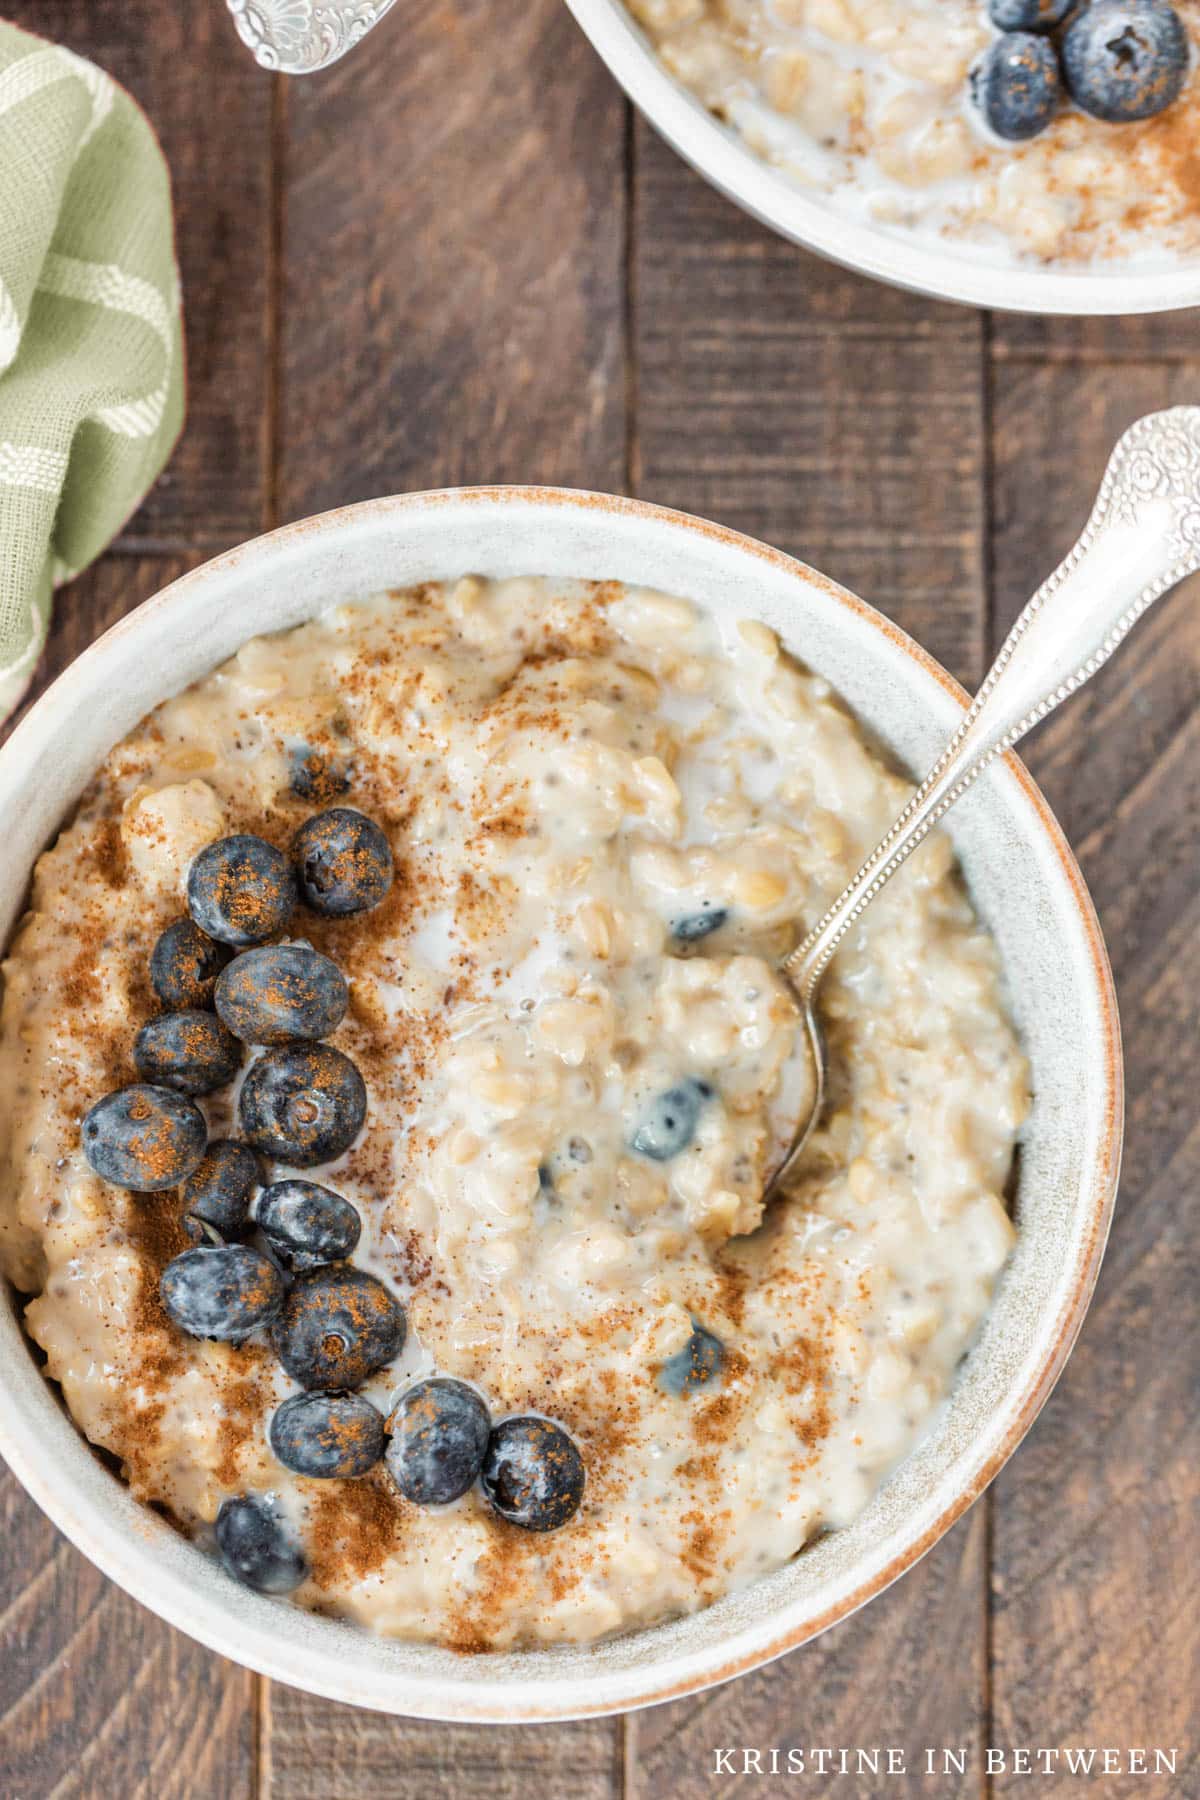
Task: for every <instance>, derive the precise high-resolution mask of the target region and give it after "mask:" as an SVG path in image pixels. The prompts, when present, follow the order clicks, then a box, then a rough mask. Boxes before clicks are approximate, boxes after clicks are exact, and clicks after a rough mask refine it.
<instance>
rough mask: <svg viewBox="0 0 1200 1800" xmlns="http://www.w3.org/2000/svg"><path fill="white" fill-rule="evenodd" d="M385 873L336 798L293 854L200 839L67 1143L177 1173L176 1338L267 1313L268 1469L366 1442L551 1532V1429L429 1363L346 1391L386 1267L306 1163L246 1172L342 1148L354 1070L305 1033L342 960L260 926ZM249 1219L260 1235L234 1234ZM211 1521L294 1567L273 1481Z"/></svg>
mask: <svg viewBox="0 0 1200 1800" xmlns="http://www.w3.org/2000/svg"><path fill="white" fill-rule="evenodd" d="M392 879H393V866H392V855H391V850H390V847H389V845H388V841H387V838H386V837H385V836H384V834H383V832H382V831H381V830H380V829H379V827H378V826H377V825H376V824H374V823H373V822H372V821H371V820H370V819H368V818H366V817H364V815H363V814H362V813H359V812H356V811H354V810H353V809H351V808H349V807H335V808H332V809H331V810H329V811H326V812H322V813H319V814H317V815H316V816H315V817H314V818H312V819H309V820H308V821H307V823H306V824H305V825H303V826H302V827H301V829H300V831H299V832H298V833H297V834H296V837H295V839H294V841H293V844H292V853H291V855H290V857H289V856H288V855H285V854H284V852H283V851H281V850H278V849H276V848H275V846H274V845H272V844H269V843H267V842H266V841H265V840H264V839H263V838H260V837H256V836H253V835H251V834H249V833H239V834H236V835H234V836H231V837H225V838H221V839H219V840H218V841H217V842H216V843H213V844H210V845H208V846H207V848H205V849H204V850H202V851H201V852H200V854H199V855H198V856H197V857H196V858H195V859H194V861H193V862H192V864H191V866H190V868H189V870H188V877H187V906H188V917H186V918H182V919H179V920H177V921H176V922H175V923H174V924H172V925H170V926H168V927H167V929H166V930H165V931H164V932H163V933H162V935H161V937H160V938H159V939H158V941H157V942H156V944H155V946H154V950H153V952H152V955H151V959H150V979H151V984H152V986H153V988H154V990H155V992H156V994H157V995H158V997H159V999H160V1000H161V1001H162V1002H163V1003H164V1005H165V1006H166V1007H167V1008H169V1009H170V1010H168V1011H166V1012H164V1013H163V1014H162V1015H160V1016H159V1017H158V1018H156V1019H152V1020H151V1021H150V1022H149V1023H148V1024H146V1025H145V1026H143V1027H142V1029H141V1030H140V1031H139V1033H138V1035H137V1038H136V1041H135V1044H134V1062H135V1064H136V1067H137V1071H138V1074H139V1075H140V1076H141V1078H142V1079H141V1081H140V1082H137V1083H135V1084H133V1085H131V1086H129V1087H124V1088H120V1089H118V1090H117V1091H116V1092H114V1093H111V1094H107V1095H106V1096H105V1097H104V1098H103V1099H102V1100H100V1101H98V1102H97V1104H96V1105H95V1106H93V1107H92V1109H91V1110H90V1112H89V1113H88V1114H87V1115H86V1117H85V1119H84V1121H83V1126H82V1143H83V1150H84V1154H85V1156H86V1157H87V1160H88V1162H89V1163H90V1164H91V1166H92V1168H93V1169H94V1170H95V1172H96V1173H97V1174H98V1175H99V1176H101V1177H102V1179H104V1180H105V1181H108V1182H111V1183H113V1184H114V1185H116V1186H119V1187H124V1188H130V1189H133V1190H134V1191H136V1192H142V1193H154V1192H159V1191H162V1190H165V1189H167V1188H174V1187H178V1188H179V1190H180V1195H181V1200H182V1206H183V1221H184V1226H185V1229H186V1231H187V1234H188V1236H189V1237H190V1238H191V1239H192V1240H193V1248H191V1249H189V1250H185V1251H184V1252H183V1253H182V1254H181V1255H179V1256H176V1257H175V1258H173V1259H172V1261H170V1262H169V1263H168V1264H167V1265H166V1267H165V1268H164V1270H163V1272H162V1277H161V1283H160V1293H161V1297H162V1302H163V1306H164V1308H165V1309H166V1312H167V1314H168V1316H169V1317H170V1318H171V1320H172V1321H173V1323H174V1324H175V1325H177V1326H178V1327H179V1329H180V1330H182V1331H185V1332H187V1333H188V1334H189V1335H190V1336H192V1337H197V1338H207V1339H213V1340H217V1341H220V1342H225V1343H241V1342H242V1341H243V1340H244V1339H246V1338H248V1337H249V1336H251V1334H252V1333H254V1332H258V1331H267V1332H269V1333H270V1337H271V1342H272V1344H273V1346H274V1349H275V1353H276V1355H277V1356H278V1357H279V1360H280V1362H281V1363H282V1365H283V1367H284V1369H285V1370H286V1371H287V1373H288V1374H289V1375H290V1376H291V1377H292V1378H293V1380H295V1381H296V1382H298V1383H299V1385H300V1388H301V1390H302V1391H301V1392H300V1393H297V1394H294V1395H292V1396H291V1398H289V1399H288V1400H285V1401H284V1402H283V1404H282V1405H281V1406H280V1407H279V1408H278V1409H277V1410H276V1412H275V1414H274V1416H273V1417H272V1419H271V1422H270V1426H269V1430H268V1437H269V1440H270V1444H271V1448H272V1450H273V1451H274V1453H275V1455H276V1456H277V1457H278V1458H279V1460H280V1462H281V1463H283V1464H284V1466H285V1467H286V1468H288V1469H291V1470H293V1471H294V1472H295V1473H296V1474H299V1475H305V1476H309V1477H316V1478H326V1479H328V1478H334V1477H342V1478H346V1477H352V1476H358V1475H363V1474H365V1473H366V1472H367V1471H368V1470H369V1469H371V1468H372V1467H374V1466H375V1464H376V1463H378V1462H380V1461H381V1460H384V1461H385V1462H386V1467H387V1469H388V1471H389V1473H390V1475H391V1477H392V1479H393V1481H394V1482H395V1484H396V1486H397V1488H398V1489H399V1491H400V1492H401V1493H402V1494H403V1495H404V1496H405V1497H406V1498H407V1499H410V1500H412V1501H414V1502H415V1503H416V1504H418V1505H441V1504H445V1503H446V1502H448V1501H451V1500H455V1499H457V1498H458V1497H459V1496H460V1495H462V1494H464V1493H466V1491H467V1489H468V1488H469V1487H470V1486H471V1485H472V1483H473V1482H474V1481H475V1480H476V1479H477V1478H479V1479H480V1480H481V1481H482V1484H483V1488H484V1491H485V1493H486V1494H487V1497H488V1499H489V1500H490V1502H491V1504H492V1506H493V1507H494V1508H495V1509H496V1511H497V1512H498V1513H499V1514H500V1515H501V1516H502V1517H504V1518H505V1519H507V1520H509V1521H510V1522H511V1523H513V1524H515V1525H520V1526H523V1527H525V1528H527V1529H529V1530H534V1531H548V1530H553V1529H555V1528H556V1527H558V1526H560V1525H562V1524H564V1523H565V1522H566V1520H567V1519H569V1518H570V1517H571V1515H572V1514H573V1513H574V1512H575V1510H576V1508H577V1507H578V1505H579V1502H580V1499H581V1497H582V1493H583V1485H584V1469H583V1463H582V1460H581V1458H580V1455H579V1452H578V1450H577V1449H576V1447H575V1445H574V1444H573V1442H572V1441H571V1439H570V1438H569V1437H568V1436H567V1434H566V1433H565V1432H564V1431H563V1430H562V1429H561V1428H560V1427H559V1426H557V1425H554V1424H552V1423H551V1422H550V1421H549V1420H547V1419H543V1418H541V1417H538V1416H532V1415H531V1416H527V1417H520V1418H509V1419H504V1420H502V1421H501V1422H500V1423H499V1424H497V1425H496V1426H494V1427H493V1425H492V1422H491V1418H490V1416H489V1414H488V1410H487V1407H486V1406H485V1405H484V1402H483V1401H482V1400H481V1399H480V1397H479V1395H478V1394H477V1393H476V1392H475V1390H474V1389H473V1388H470V1387H468V1386H467V1385H466V1384H465V1383H464V1382H461V1381H455V1380H451V1379H449V1378H443V1377H433V1378H431V1379H428V1380H425V1381H421V1382H418V1383H417V1384H415V1385H414V1386H413V1387H410V1388H409V1389H408V1390H407V1391H406V1392H405V1394H404V1395H403V1396H402V1398H401V1400H400V1403H399V1405H398V1406H397V1408H396V1410H395V1412H394V1414H393V1416H392V1418H391V1419H390V1420H389V1421H386V1422H385V1420H384V1417H383V1415H382V1413H380V1411H379V1410H378V1409H377V1408H376V1407H375V1406H373V1405H372V1404H371V1402H370V1401H369V1400H367V1399H366V1398H365V1397H364V1396H363V1395H362V1394H360V1393H358V1392H356V1391H355V1390H356V1389H358V1388H359V1387H361V1385H362V1384H363V1383H364V1382H365V1381H367V1380H368V1379H369V1378H370V1376H372V1375H373V1374H375V1373H376V1372H377V1371H378V1370H380V1369H382V1368H383V1367H384V1366H385V1365H386V1364H387V1363H389V1362H391V1361H392V1360H393V1359H394V1358H395V1357H396V1356H397V1355H398V1354H399V1353H400V1351H401V1350H402V1348H403V1346H404V1340H405V1335H406V1331H407V1321H406V1318H405V1314H404V1310H403V1308H402V1307H401V1306H400V1304H399V1303H398V1302H397V1300H396V1299H395V1297H394V1296H393V1295H392V1294H391V1293H390V1292H389V1290H388V1289H387V1288H386V1287H385V1286H384V1284H383V1283H382V1282H381V1281H379V1280H377V1279H376V1278H375V1276H373V1275H370V1274H368V1273H366V1272H365V1271H364V1270H362V1269H357V1268H355V1267H354V1266H353V1265H352V1264H351V1263H350V1261H349V1258H350V1257H351V1256H352V1255H353V1253H354V1250H355V1248H356V1246H357V1244H358V1241H359V1237H360V1234H361V1229H362V1221H361V1219H360V1218H359V1215H358V1212H357V1210H356V1209H355V1208H354V1207H353V1206H352V1205H351V1204H350V1202H349V1201H348V1200H346V1199H345V1198H344V1197H343V1196H342V1195H341V1194H338V1193H335V1192H334V1191H333V1190H332V1189H330V1188H327V1187H323V1186H320V1185H319V1184H317V1183H316V1182H313V1181H305V1180H302V1179H298V1178H295V1177H292V1178H288V1179H286V1180H282V1181H275V1182H272V1183H270V1184H269V1185H266V1186H264V1185H263V1184H262V1170H261V1165H260V1162H259V1157H260V1155H261V1156H265V1157H269V1158H275V1159H278V1160H280V1161H282V1162H284V1163H286V1164H288V1165H289V1166H290V1167H292V1168H299V1169H303V1168H311V1167H313V1166H314V1165H316V1164H318V1163H322V1162H326V1161H329V1160H331V1159H332V1158H334V1157H336V1156H339V1155H341V1154H342V1152H343V1151H345V1150H347V1149H348V1148H349V1147H350V1145H351V1143H352V1142H353V1141H354V1139H355V1137H356V1136H357V1135H358V1132H359V1131H360V1129H361V1127H362V1124H363V1120H364V1118H365V1116H366V1087H365V1085H364V1083H363V1079H362V1076H361V1074H360V1073H359V1071H358V1069H357V1068H356V1067H355V1065H354V1063H353V1062H352V1061H351V1060H350V1058H349V1057H347V1056H345V1055H343V1054H342V1052H341V1051H339V1050H335V1049H333V1048H332V1046H330V1045H328V1044H326V1043H324V1042H322V1039H324V1038H326V1037H328V1036H329V1035H330V1034H331V1033H332V1032H333V1031H335V1030H336V1029H337V1027H338V1025H339V1024H340V1023H341V1021H342V1019H343V1018H344V1016H345V1013H346V1010H347V1007H348V1005H349V990H348V988H347V985H346V981H345V978H344V977H343V975H342V973H341V971H340V970H339V969H338V967H337V965H336V964H335V963H333V962H332V961H331V960H330V959H329V958H328V957H326V956H322V955H321V954H320V953H319V952H318V951H316V950H314V949H313V948H312V947H311V946H310V945H307V944H303V943H286V944H284V943H270V942H268V940H269V939H272V938H276V937H278V936H279V935H280V934H281V933H282V932H284V931H285V930H286V929H287V928H288V926H289V924H290V922H291V919H292V915H293V913H294V911H295V908H296V906H297V904H298V903H299V902H300V901H303V902H304V904H306V905H307V906H308V907H309V908H311V909H312V911H314V912H316V913H318V914H322V915H324V916H326V917H333V918H346V917H350V916H353V915H354V914H358V913H363V912H367V911H369V910H370V909H371V908H373V907H375V906H377V905H379V903H380V902H381V901H382V900H383V899H384V897H385V896H386V895H387V893H388V891H389V889H390V887H391V885H392ZM247 1045H255V1046H259V1047H261V1048H262V1053H261V1054H260V1055H259V1056H258V1057H257V1059H256V1060H255V1061H254V1063H253V1064H252V1066H251V1067H250V1069H249V1071H248V1072H247V1074H246V1077H245V1079H244V1081H243V1082H242V1086H241V1090H240V1092H239V1095H238V1103H237V1111H238V1123H239V1128H240V1132H241V1139H240V1141H236V1140H233V1139H219V1140H216V1141H214V1142H213V1143H211V1144H210V1143H209V1142H208V1127H207V1123H206V1121H205V1118H204V1115H203V1113H202V1112H201V1111H200V1108H199V1107H198V1106H197V1105H196V1103H195V1102H196V1098H197V1097H198V1096H199V1095H202V1094H211V1093H214V1092H215V1091H216V1090H217V1089H218V1088H221V1087H224V1086H226V1085H227V1084H228V1083H229V1082H231V1081H232V1080H233V1079H234V1077H235V1076H236V1075H237V1073H238V1071H239V1070H240V1068H241V1065H242V1061H243V1057H244V1054H245V1048H246V1046H247ZM256 1195H257V1197H255V1196H256ZM255 1229H257V1231H258V1233H259V1235H260V1239H261V1241H262V1242H263V1244H264V1245H265V1249H259V1248H256V1247H255V1246H254V1245H253V1244H251V1243H249V1242H247V1241H246V1240H247V1239H248V1238H249V1237H250V1235H251V1234H252V1233H253V1231H254V1230H255ZM216 1535H217V1542H218V1545H219V1547H220V1549H221V1553H222V1557H223V1560H224V1561H225V1563H226V1566H227V1567H228V1568H229V1570H230V1571H231V1573H233V1574H234V1575H235V1576H237V1578H238V1579H239V1580H241V1581H243V1582H245V1583H246V1584H247V1585H248V1586H250V1587H254V1588H257V1589H259V1590H260V1591H262V1592H272V1593H278V1592H285V1591H288V1590H290V1589H291V1588H294V1587H296V1586H297V1585H298V1584H299V1583H300V1582H301V1581H302V1580H303V1579H304V1577H305V1574H306V1568H305V1564H304V1559H303V1557H302V1555H301V1553H300V1551H299V1549H298V1548H297V1547H296V1545H295V1544H294V1543H293V1542H292V1540H291V1538H290V1537H289V1535H288V1532H287V1529H286V1526H285V1523H284V1521H283V1520H282V1519H281V1518H280V1517H279V1515H278V1513H277V1510H276V1508H275V1505H274V1503H273V1501H272V1499H271V1498H270V1496H267V1495H262V1494H246V1495H241V1496H239V1497H237V1498H234V1499H229V1500H226V1501H225V1502H224V1504H223V1505H222V1507H221V1511H220V1514H219V1516H218V1519H217V1525H216Z"/></svg>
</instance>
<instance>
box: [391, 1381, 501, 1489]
mask: <svg viewBox="0 0 1200 1800" xmlns="http://www.w3.org/2000/svg"><path fill="white" fill-rule="evenodd" d="M491 1429H492V1421H491V1418H490V1417H489V1415H488V1409H487V1407H486V1406H485V1405H484V1404H483V1401H482V1400H481V1399H480V1398H479V1395H478V1394H477V1393H476V1392H475V1390H474V1388H469V1387H468V1386H467V1384H466V1382H465V1381H452V1380H451V1379H450V1378H449V1376H445V1375H435V1376H434V1377H433V1378H432V1380H430V1381H418V1382H417V1384H416V1386H415V1387H410V1388H409V1389H408V1391H407V1393H405V1394H402V1395H401V1397H400V1401H399V1404H398V1405H397V1407H396V1410H395V1412H394V1413H393V1414H392V1416H391V1418H390V1419H389V1420H388V1430H389V1431H390V1432H391V1440H390V1442H389V1444H388V1447H387V1468H388V1473H389V1475H390V1476H391V1478H392V1480H393V1481H394V1482H395V1484H396V1486H397V1487H398V1488H399V1490H400V1492H401V1493H402V1494H403V1495H404V1498H405V1499H406V1500H412V1501H414V1502H415V1503H416V1505H417V1506H445V1505H446V1504H447V1503H448V1502H449V1501H451V1500H457V1499H458V1497H459V1495H460V1494H465V1493H466V1491H467V1489H468V1488H469V1487H470V1486H471V1483H472V1482H473V1481H474V1480H475V1477H476V1476H477V1475H478V1473H479V1471H480V1469H481V1468H482V1466H483V1458H484V1454H485V1452H486V1450H487V1447H488V1436H489V1434H490V1432H491Z"/></svg>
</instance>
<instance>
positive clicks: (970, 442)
mask: <svg viewBox="0 0 1200 1800" xmlns="http://www.w3.org/2000/svg"><path fill="white" fill-rule="evenodd" d="M635 143H636V157H637V176H636V193H637V210H636V216H635V242H636V257H635V265H634V296H635V299H634V304H635V309H636V392H637V425H638V429H637V443H636V460H635V463H634V470H633V474H634V482H635V491H636V492H637V493H638V494H640V495H642V496H643V497H644V498H645V499H648V500H658V501H662V502H664V503H666V504H668V505H671V506H679V507H683V508H685V509H686V510H688V511H690V512H696V513H700V514H703V515H704V516H706V517H714V518H719V519H720V520H721V522H722V523H723V524H726V525H733V526H736V527H738V528H739V529H740V530H743V531H748V532H750V533H751V534H752V535H753V536H755V537H760V538H764V539H766V541H767V542H768V543H772V544H775V545H777V546H778V548H780V549H781V550H788V551H791V552H792V553H793V554H794V555H797V556H801V557H803V558H804V559H805V560H806V561H808V562H811V563H813V564H815V565H816V567H818V568H820V569H822V570H823V571H824V573H825V574H827V575H831V576H833V577H834V578H835V579H836V580H839V581H844V582H845V583H846V584H847V585H848V586H849V587H852V588H856V589H857V591H858V592H860V593H862V594H863V595H864V596H865V597H866V598H867V599H869V600H871V601H872V602H873V603H874V604H875V605H877V606H879V607H881V608H882V609H883V610H884V611H885V612H887V613H889V614H890V615H891V616H892V617H894V618H895V619H897V620H898V621H899V622H900V623H901V624H903V625H904V626H905V628H906V629H907V630H909V631H911V632H912V633H913V635H914V636H916V637H917V638H919V639H920V640H921V642H922V643H924V644H925V645H926V646H927V647H928V648H929V649H930V650H932V651H933V653H934V654H935V655H936V656H939V657H940V658H941V659H942V660H943V661H944V662H946V663H947V665H948V666H949V667H950V668H952V669H953V670H954V672H955V673H956V674H958V675H960V676H962V677H964V678H966V679H972V678H974V677H975V676H977V675H978V673H980V660H981V655H982V635H981V634H982V621H983V608H982V591H983V569H982V527H983V506H982V488H981V472H982V343H983V325H982V321H981V317H980V315H979V314H977V313H972V312H969V311H967V310H966V309H965V308H962V307H951V306H938V305H935V304H934V303H933V302H931V301H927V300H921V299H918V298H916V297H915V296H913V295H910V294H902V293H900V292H898V291H896V290H894V289H890V288H885V287H882V286H880V285H878V284H877V283H874V282H869V281H865V280H863V279H862V278H860V277H858V276H855V275H851V274H849V273H847V272H846V271H844V270H841V269H837V268H835V267H834V266H833V265H832V264H830V263H825V262H822V261H820V260H819V259H818V258H817V257H815V256H809V255H806V254H804V253H803V252H801V251H799V250H797V249H796V248H795V247H794V246H792V245H790V244H787V243H785V242H784V241H783V239H782V238H778V237H775V236H774V235H773V234H772V233H770V232H768V231H767V230H766V229H765V228H764V227H762V226H759V225H756V224H755V223H754V222H753V221H752V220H750V219H748V218H746V217H745V215H744V214H742V213H740V212H739V211H737V209H736V208H734V207H733V206H732V205H731V204H730V203H729V202H728V201H726V200H724V199H722V198H721V197H720V196H719V195H717V194H715V193H714V192H713V191H712V189H711V188H709V187H707V186H706V185H705V184H704V183H703V182H702V181H701V180H700V179H699V178H698V177H697V176H695V175H693V174H692V173H691V171H690V170H688V169H687V168H685V167H684V166H683V165H682V164H681V163H680V162H679V160H678V158H677V157H675V156H674V155H673V153H672V152H671V151H670V150H668V149H667V147H666V146H665V145H664V144H663V143H661V142H660V141H659V139H658V138H656V137H655V136H654V135H653V133H652V132H651V131H650V129H649V127H647V126H645V125H642V124H639V125H638V127H637V131H636V138H635Z"/></svg>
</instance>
